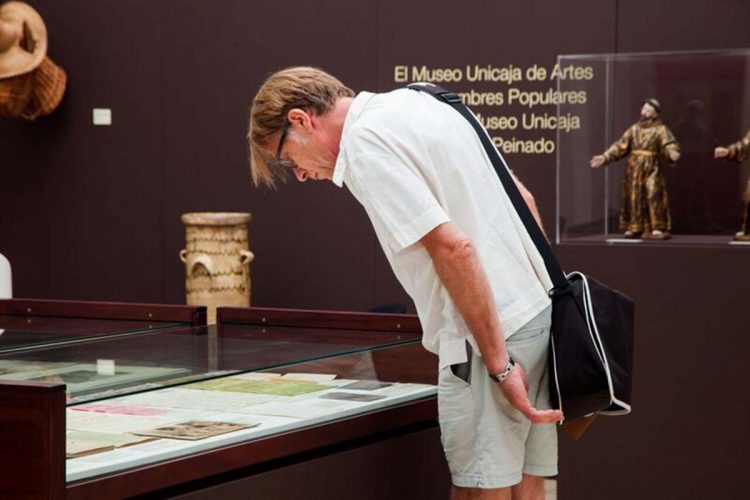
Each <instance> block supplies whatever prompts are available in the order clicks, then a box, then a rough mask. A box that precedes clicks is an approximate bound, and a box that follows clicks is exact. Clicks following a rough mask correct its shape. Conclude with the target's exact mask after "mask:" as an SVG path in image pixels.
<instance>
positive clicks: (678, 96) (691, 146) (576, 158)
mask: <svg viewBox="0 0 750 500" xmlns="http://www.w3.org/2000/svg"><path fill="white" fill-rule="evenodd" d="M557 65H558V66H557V68H558V71H557V73H556V76H557V91H558V92H557V96H558V99H557V101H558V106H557V233H556V234H557V242H558V243H563V244H565V243H593V244H602V243H610V244H620V243H622V244H633V243H638V244H649V245H650V244H664V245H727V244H729V243H731V244H736V245H746V244H747V242H746V241H736V240H735V239H734V235H735V233H736V232H738V231H739V230H740V229H741V228H742V226H743V221H744V220H745V218H746V217H747V204H746V202H747V201H748V200H747V197H748V193H747V189H746V187H747V177H748V169H750V162H744V163H743V162H742V161H740V160H742V159H743V158H742V157H737V156H736V155H735V156H734V157H733V158H715V157H714V155H715V149H716V148H717V147H727V146H728V145H731V144H733V143H735V142H736V141H739V140H741V139H742V138H743V137H744V136H745V134H746V133H747V132H748V129H750V51H748V50H726V51H711V52H674V53H656V54H649V53H644V54H595V55H564V56H559V57H558V60H557ZM648 99H656V101H655V104H656V105H657V106H658V107H659V109H658V110H657V111H658V115H659V117H658V118H660V119H661V122H663V124H664V125H665V127H666V129H667V131H668V132H671V135H672V136H673V137H674V139H675V140H676V143H677V144H679V150H680V156H679V159H678V160H677V161H676V163H674V162H673V161H672V158H670V154H669V152H668V151H667V147H666V146H665V144H666V143H667V142H669V141H668V140H665V139H664V138H662V137H661V136H658V137H655V138H653V140H652V138H651V137H649V136H648V134H653V133H655V132H654V130H655V129H654V128H648V127H645V126H644V127H641V128H638V129H631V127H632V126H633V125H635V124H638V123H639V119H640V118H641V116H640V112H641V109H642V107H643V105H644V102H645V101H646V100H648ZM641 123H643V122H641ZM631 130H637V132H635V134H636V135H638V134H641V135H640V136H639V139H638V140H634V139H632V138H631V140H630V141H629V142H628V141H623V142H622V143H621V144H625V142H627V144H628V146H627V147H626V148H625V149H623V150H621V151H620V152H619V153H618V154H614V153H613V151H610V152H609V154H608V155H607V160H608V161H611V163H608V164H607V165H605V166H602V167H601V168H591V166H590V162H591V159H592V158H593V157H594V156H595V155H601V154H603V153H604V152H605V151H607V149H608V148H609V147H610V146H611V145H613V144H615V143H616V141H618V140H619V139H621V138H623V137H624V134H626V133H629V131H631ZM658 134H661V132H658ZM639 141H640V142H639ZM649 141H651V142H649ZM646 143H648V144H646ZM644 144H646V145H645V146H644ZM652 146H653V147H652ZM617 156H621V158H620V159H619V160H617V159H615V158H616V157H617ZM730 156H731V155H730ZM636 159H637V160H639V162H640V165H639V166H638V167H637V169H636V168H634V167H632V166H631V163H634V162H635V160H636ZM732 160H735V161H732ZM643 165H655V166H656V169H657V170H659V172H658V173H656V174H653V170H654V167H649V166H647V167H643ZM642 167H643V170H638V169H640V168H642ZM629 169H630V170H629ZM626 171H629V172H631V173H632V172H636V171H639V172H641V173H640V174H636V175H642V177H641V178H636V177H633V176H631V174H630V173H628V174H627V175H626ZM662 182H663V184H665V185H666V187H665V188H663V185H662V184H660V183H662ZM633 186H635V188H634V187H633ZM655 200H657V201H655ZM662 202H663V203H666V204H667V206H668V214H669V216H671V227H669V228H668V231H669V233H671V238H669V239H653V238H650V239H653V240H654V241H648V239H646V238H640V237H638V231H636V234H635V235H632V236H631V235H628V236H630V237H625V231H626V230H627V227H626V226H627V224H626V225H622V224H621V214H622V210H623V208H625V209H626V210H627V213H625V214H624V216H625V218H626V219H627V220H628V221H633V220H635V219H637V218H638V217H643V218H644V219H646V220H648V221H649V223H651V222H653V221H655V220H656V219H658V218H659V217H661V216H659V215H658V213H659V211H660V210H663V209H662V208H661V207H660V206H659V204H660V203H662ZM639 211H640V212H639ZM662 218H663V217H662ZM657 224H659V222H658V221H657ZM636 229H637V228H636ZM643 234H644V235H645V234H646V233H643Z"/></svg>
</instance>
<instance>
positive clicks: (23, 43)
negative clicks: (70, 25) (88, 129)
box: [0, 2, 67, 120]
mask: <svg viewBox="0 0 750 500" xmlns="http://www.w3.org/2000/svg"><path fill="white" fill-rule="evenodd" d="M66 82H67V76H66V75H65V72H64V71H63V70H62V69H61V68H60V67H59V66H57V65H56V64H55V63H54V62H52V60H51V59H50V58H49V57H47V29H46V27H45V26H44V21H42V18H41V16H40V15H39V14H38V13H37V12H36V11H35V10H34V9H33V8H31V7H30V6H29V5H27V4H25V3H22V2H6V3H4V4H3V5H0V116H8V117H18V116H21V117H23V118H26V119H29V120H33V119H35V118H38V117H40V116H44V115H46V114H49V113H51V112H52V111H53V110H54V109H55V108H57V106H58V105H59V104H60V101H61V100H62V97H63V94H64V93H65V85H66Z"/></svg>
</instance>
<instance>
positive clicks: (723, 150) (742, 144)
mask: <svg viewBox="0 0 750 500" xmlns="http://www.w3.org/2000/svg"><path fill="white" fill-rule="evenodd" d="M748 157H750V130H748V131H747V134H745V137H743V138H742V139H740V140H739V141H737V142H735V143H733V144H730V145H729V146H726V147H718V148H716V149H714V158H724V159H725V160H731V161H734V162H737V163H741V162H743V161H745V160H746V159H747V158H748ZM742 201H743V202H744V203H745V208H744V209H743V211H742V226H741V227H740V230H739V231H737V233H736V234H735V235H734V239H735V240H738V241H750V234H748V229H749V228H748V227H747V224H748V219H750V213H748V212H750V179H748V181H747V187H745V195H744V196H743V197H742Z"/></svg>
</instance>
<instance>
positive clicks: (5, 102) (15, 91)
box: [0, 71, 34, 118]
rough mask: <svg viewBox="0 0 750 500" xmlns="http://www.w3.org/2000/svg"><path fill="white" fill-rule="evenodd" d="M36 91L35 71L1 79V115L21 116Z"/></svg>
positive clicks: (9, 116) (8, 116)
mask: <svg viewBox="0 0 750 500" xmlns="http://www.w3.org/2000/svg"><path fill="white" fill-rule="evenodd" d="M33 93H34V72H33V71H32V72H31V73H26V74H24V75H19V76H14V77H12V78H4V79H2V80H0V116H5V117H7V118H15V117H18V116H21V115H22V114H23V113H24V111H26V108H28V106H29V102H31V96H32V94H33Z"/></svg>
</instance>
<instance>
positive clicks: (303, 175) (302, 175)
mask: <svg viewBox="0 0 750 500" xmlns="http://www.w3.org/2000/svg"><path fill="white" fill-rule="evenodd" d="M294 176H295V177H296V178H297V180H298V181H299V182H305V181H306V180H307V172H306V171H304V170H302V169H301V168H299V167H294Z"/></svg>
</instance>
